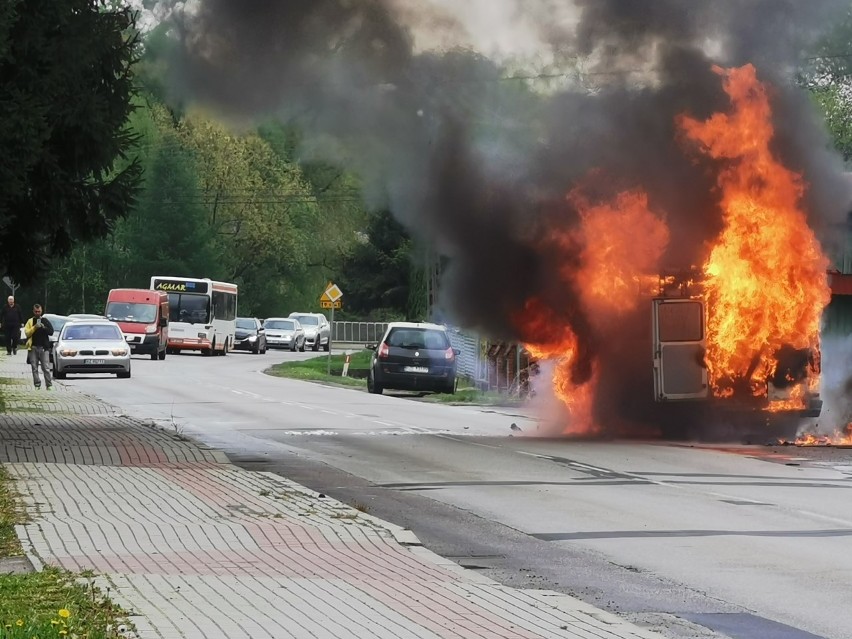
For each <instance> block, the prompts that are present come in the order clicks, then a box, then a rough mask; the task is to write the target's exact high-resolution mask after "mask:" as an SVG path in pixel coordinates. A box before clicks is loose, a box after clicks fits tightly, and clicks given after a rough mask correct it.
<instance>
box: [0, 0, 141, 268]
mask: <svg viewBox="0 0 852 639" xmlns="http://www.w3.org/2000/svg"><path fill="white" fill-rule="evenodd" d="M134 19H135V14H134V12H133V11H132V10H131V9H130V8H129V7H127V6H122V7H120V8H106V7H105V6H103V5H102V3H101V2H99V1H98V0H27V2H24V1H23V0H6V1H5V2H3V3H2V8H0V149H3V156H2V160H0V263H2V264H3V265H4V266H5V268H6V271H7V273H9V274H10V275H11V276H12V277H13V278H14V279H16V280H18V281H20V282H30V281H32V280H33V279H34V278H35V277H36V276H37V275H38V274H39V273H40V272H43V271H44V270H45V268H46V267H47V265H48V263H49V260H50V259H51V258H53V257H55V256H62V255H67V254H68V253H69V252H70V251H71V249H72V247H73V246H74V245H75V243H77V242H78V241H88V240H91V239H93V238H97V237H103V236H105V235H106V234H107V233H108V232H109V230H110V225H111V223H112V222H113V221H114V220H116V219H118V218H119V217H120V216H122V215H124V214H125V213H126V212H127V211H128V209H129V207H130V206H131V204H132V202H133V198H134V194H135V192H136V188H137V186H138V183H139V179H140V173H141V169H140V166H139V164H138V163H136V162H132V161H130V162H125V163H124V166H122V167H121V168H120V169H117V165H116V162H117V160H121V159H122V158H123V156H125V155H126V154H127V153H128V151H129V150H130V149H131V147H132V144H133V135H132V133H130V132H129V131H128V129H127V127H126V123H127V118H128V115H129V114H130V112H131V110H132V105H131V97H132V95H133V91H134V89H133V77H132V73H131V69H132V66H133V63H134V61H135V59H136V37H135V35H134V29H133V28H134Z"/></svg>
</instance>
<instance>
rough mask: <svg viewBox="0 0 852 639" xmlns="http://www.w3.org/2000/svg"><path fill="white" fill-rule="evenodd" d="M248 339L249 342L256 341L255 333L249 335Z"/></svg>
mask: <svg viewBox="0 0 852 639" xmlns="http://www.w3.org/2000/svg"><path fill="white" fill-rule="evenodd" d="M248 339H249V341H250V342H256V341H257V335H249V338H248Z"/></svg>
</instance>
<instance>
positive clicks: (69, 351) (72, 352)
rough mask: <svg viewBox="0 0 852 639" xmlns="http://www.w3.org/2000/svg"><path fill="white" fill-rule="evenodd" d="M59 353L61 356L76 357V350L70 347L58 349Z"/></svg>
mask: <svg viewBox="0 0 852 639" xmlns="http://www.w3.org/2000/svg"><path fill="white" fill-rule="evenodd" d="M59 354H60V355H62V357H77V351H75V350H72V349H70V348H63V349H60V351H59Z"/></svg>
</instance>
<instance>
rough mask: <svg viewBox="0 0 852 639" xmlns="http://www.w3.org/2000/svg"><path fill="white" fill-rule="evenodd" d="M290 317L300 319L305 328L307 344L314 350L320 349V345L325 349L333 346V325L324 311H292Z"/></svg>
mask: <svg viewBox="0 0 852 639" xmlns="http://www.w3.org/2000/svg"><path fill="white" fill-rule="evenodd" d="M290 319H295V320H298V321H299V324H301V325H302V328H303V329H305V344H306V346H308V347H310V348H311V349H312V350H315V351H318V350H319V349H320V346H322V349H323V350H324V351H328V349H329V348H331V327H330V326H329V325H328V320H327V319H326V318H325V315H323V314H322V313H290Z"/></svg>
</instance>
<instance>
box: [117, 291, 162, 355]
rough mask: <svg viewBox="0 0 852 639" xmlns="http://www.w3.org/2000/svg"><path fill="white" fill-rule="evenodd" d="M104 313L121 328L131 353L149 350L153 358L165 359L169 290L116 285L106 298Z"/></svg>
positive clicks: (148, 352)
mask: <svg viewBox="0 0 852 639" xmlns="http://www.w3.org/2000/svg"><path fill="white" fill-rule="evenodd" d="M104 315H106V317H107V319H109V320H112V321H113V322H116V323H117V324H118V325H119V326H120V327H121V332H122V333H124V339H125V340H126V341H127V345H128V346H129V347H130V352H131V354H135V353H147V354H149V355H150V356H151V359H166V346H167V345H168V342H169V296H168V293H165V292H164V291H151V290H148V289H144V288H114V289H112V290H111V291H110V292H109V296H108V297H107V304H106V310H105V311H104Z"/></svg>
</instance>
